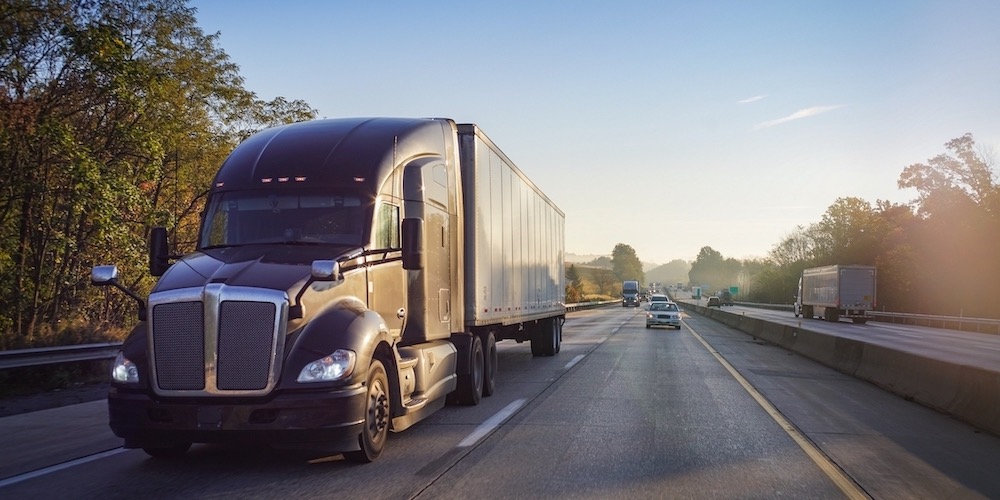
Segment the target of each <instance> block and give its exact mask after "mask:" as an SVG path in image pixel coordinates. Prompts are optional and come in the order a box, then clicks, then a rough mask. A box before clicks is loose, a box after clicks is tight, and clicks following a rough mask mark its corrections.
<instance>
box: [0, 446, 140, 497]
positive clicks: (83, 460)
mask: <svg viewBox="0 0 1000 500" xmlns="http://www.w3.org/2000/svg"><path fill="white" fill-rule="evenodd" d="M123 451H129V450H127V449H125V448H115V449H113V450H108V451H102V452H101V453H95V454H93V455H90V456H86V457H83V458H78V459H76V460H70V461H69V462H63V463H61V464H58V465H53V466H50V467H46V468H44V469H38V470H35V471H31V472H25V473H24V474H20V475H17V476H12V477H8V478H7V479H4V480H3V481H0V488H4V487H7V486H10V485H12V484H17V483H20V482H21V481H27V480H29V479H34V478H36V477H41V476H44V475H46V474H51V473H53V472H58V471H61V470H63V469H69V468H70V467H76V466H77V465H83V464H85V463H87V462H93V461H94V460H100V459H102V458H107V457H110V456H112V455H117V454H119V453H121V452H123Z"/></svg>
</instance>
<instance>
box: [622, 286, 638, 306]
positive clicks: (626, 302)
mask: <svg viewBox="0 0 1000 500" xmlns="http://www.w3.org/2000/svg"><path fill="white" fill-rule="evenodd" d="M629 306H631V307H639V282H638V281H635V280H625V281H623V282H622V307H629Z"/></svg>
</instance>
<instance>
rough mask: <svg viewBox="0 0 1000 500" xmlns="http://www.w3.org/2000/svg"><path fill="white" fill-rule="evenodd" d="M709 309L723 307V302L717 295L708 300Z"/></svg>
mask: <svg viewBox="0 0 1000 500" xmlns="http://www.w3.org/2000/svg"><path fill="white" fill-rule="evenodd" d="M708 307H719V308H721V307H722V300H721V299H719V298H718V297H716V296H715V295H713V296H711V297H709V298H708Z"/></svg>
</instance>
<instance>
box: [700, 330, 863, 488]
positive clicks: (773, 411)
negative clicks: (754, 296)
mask: <svg viewBox="0 0 1000 500" xmlns="http://www.w3.org/2000/svg"><path fill="white" fill-rule="evenodd" d="M684 325H685V326H687V327H688V330H689V331H690V332H691V335H694V337H695V338H696V339H698V341H699V342H701V343H702V345H704V346H705V348H706V349H708V352H710V353H711V354H712V356H715V359H717V360H718V361H719V363H721V364H722V366H724V367H725V368H726V370H729V373H730V375H732V376H733V378H735V379H736V381H737V382H739V383H740V385H742V386H743V388H744V389H746V391H747V392H748V393H750V395H751V396H753V398H754V400H756V401H757V404H759V405H760V406H761V408H763V409H764V411H766V412H767V414H768V415H770V416H771V418H773V419H774V421H775V422H777V424H778V426H780V427H781V428H782V429H784V430H785V432H786V433H787V434H788V436H789V437H791V438H792V440H794V441H795V442H796V443H797V444H798V445H799V447H800V448H802V451H804V452H806V455H808V456H809V458H811V459H812V461H813V462H815V463H816V465H817V466H818V467H819V468H820V470H822V471H823V472H824V473H825V474H826V475H827V477H829V478H830V480H831V481H833V483H834V484H836V485H837V487H838V488H840V491H842V492H843V493H844V495H847V497H848V498H853V499H870V498H871V496H869V495H868V494H867V493H865V491H864V490H862V489H861V488H860V487H859V486H858V484H857V483H855V482H854V480H853V479H851V478H850V476H848V475H847V474H846V473H845V472H844V471H843V470H842V469H841V468H840V467H838V466H837V464H835V463H833V461H832V460H830V457H828V456H826V454H824V453H823V452H822V451H820V449H819V448H817V447H816V445H815V444H813V442H812V441H810V440H809V438H807V437H806V436H805V435H803V434H802V432H801V431H800V430H799V429H798V427H795V425H794V424H792V423H791V422H789V421H788V419H786V418H785V416H784V415H782V414H781V412H779V411H778V409H777V408H775V407H774V405H772V404H771V402H770V401H768V400H767V398H765V397H764V395H763V394H761V393H760V392H759V391H757V388H756V387H754V386H753V385H751V384H750V382H749V381H748V380H747V379H746V378H744V377H743V375H740V372H738V371H736V368H733V365H731V364H729V362H728V361H726V358H723V357H722V355H721V354H719V351H717V350H715V348H713V347H712V346H711V345H710V344H709V343H708V342H706V341H705V339H704V338H702V337H701V335H698V332H696V331H694V329H693V328H691V325H688V324H687V323H684Z"/></svg>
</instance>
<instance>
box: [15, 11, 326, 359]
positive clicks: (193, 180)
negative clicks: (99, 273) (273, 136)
mask: <svg viewBox="0 0 1000 500" xmlns="http://www.w3.org/2000/svg"><path fill="white" fill-rule="evenodd" d="M217 39H218V35H205V34H204V33H202V32H201V30H200V29H199V28H198V27H197V26H196V22H195V17H194V10H193V9H192V8H190V7H188V6H187V5H186V3H185V1H184V0H158V1H146V0H103V1H82V2H81V1H79V0H14V1H9V2H5V3H3V5H2V6H0V40H2V42H0V311H2V312H0V332H2V333H0V334H2V337H0V348H13V347H22V346H27V345H38V344H40V343H65V342H66V341H67V340H69V341H72V340H74V339H59V338H57V336H54V335H52V334H51V332H59V331H65V330H67V329H66V325H67V324H70V323H74V322H81V321H82V322H85V323H94V322H107V323H108V324H111V325H122V324H124V321H125V320H126V318H127V317H129V315H131V314H134V305H133V304H130V303H128V299H126V298H124V297H122V296H121V294H109V295H108V296H107V298H106V299H105V297H104V294H103V293H101V292H99V291H95V289H93V288H91V287H89V286H88V285H89V283H88V275H89V272H88V271H89V268H90V267H91V266H92V265H94V264H98V263H109V262H119V263H121V264H122V267H123V269H122V271H123V275H124V276H126V277H127V279H126V284H127V285H128V286H131V287H135V288H138V289H139V290H141V291H142V290H146V289H148V288H149V287H150V286H151V284H152V283H151V280H150V278H149V277H148V276H147V273H145V272H143V270H144V268H143V264H144V263H145V262H146V260H147V259H146V256H145V241H146V236H147V233H148V230H149V228H150V227H151V226H153V225H165V226H167V227H169V228H170V229H171V232H172V236H173V237H174V239H175V240H176V241H178V242H180V243H182V244H183V243H187V244H191V243H193V241H194V239H195V233H196V231H197V224H198V222H197V214H198V213H199V212H200V210H201V206H202V204H203V202H204V196H205V194H206V192H207V188H208V185H209V183H210V181H211V177H212V175H213V174H214V172H215V170H216V168H217V166H218V165H219V164H220V163H221V161H222V160H223V159H224V158H225V155H226V154H228V152H229V151H230V150H231V149H232V148H233V147H234V146H235V144H236V143H237V142H238V141H239V140H240V139H242V138H244V137H246V135H248V134H249V133H251V132H252V131H255V130H259V129H260V128H263V127H264V126H267V125H272V124H276V123H279V122H286V121H293V120H301V119H308V118H312V117H314V116H315V111H313V110H311V109H310V108H309V107H308V106H307V105H305V104H304V103H302V102H301V101H291V102H289V101H286V100H284V99H276V100H275V101H272V102H262V101H260V100H259V99H257V97H256V95H254V94H253V93H252V92H249V91H247V90H246V89H244V88H243V86H242V85H243V79H242V77H240V75H239V73H238V67H237V66H236V65H235V64H233V63H232V62H231V61H230V60H229V58H228V56H227V55H226V54H225V52H223V51H222V50H221V49H220V48H219V47H218V46H217ZM130 311H131V312H130ZM46 332H49V333H48V334H47V333H46ZM53 337H55V338H53Z"/></svg>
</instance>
